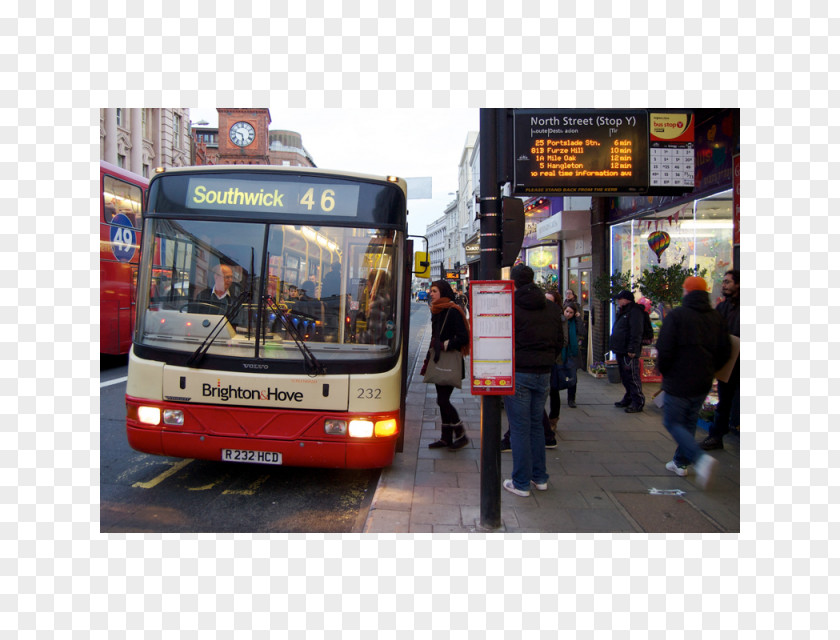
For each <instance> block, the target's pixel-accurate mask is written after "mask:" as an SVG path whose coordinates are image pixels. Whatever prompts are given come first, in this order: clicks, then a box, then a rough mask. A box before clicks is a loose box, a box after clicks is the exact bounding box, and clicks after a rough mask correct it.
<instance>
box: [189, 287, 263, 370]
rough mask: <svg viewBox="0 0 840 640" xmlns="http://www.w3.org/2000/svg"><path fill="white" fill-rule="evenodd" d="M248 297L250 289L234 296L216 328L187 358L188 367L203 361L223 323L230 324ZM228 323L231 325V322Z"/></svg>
mask: <svg viewBox="0 0 840 640" xmlns="http://www.w3.org/2000/svg"><path fill="white" fill-rule="evenodd" d="M250 297H251V289H250V288H248V289H247V290H245V291H243V292H242V293H240V294H239V295H238V296H236V299H235V300H234V301H233V304H231V305H230V306H229V307H228V310H227V311H226V312H225V315H223V316H222V317H221V318H219V321H218V322H217V323H216V326H215V327H213V329H212V330H211V331H210V333H208V334H207V337H206V338H204V342H202V343H201V344H200V345H198V349H196V350H195V352H194V353H193V354H192V355H191V356H190V357H189V360H187V366H188V367H192V366H195V365H197V364H199V363H200V362H201V361H202V360H203V359H204V356H205V355H207V351H208V350H209V349H210V345H212V344H213V341H214V340H215V339H216V338H217V337H219V334H220V333H221V332H222V328H223V327H224V325H225V322H230V321H231V319H232V318H233V317H234V316H236V314H237V313H239V310H240V309H241V308H242V305H243V304H244V303H245V301H246V300H247V299H248V298H250ZM230 323H231V324H233V323H232V322H230Z"/></svg>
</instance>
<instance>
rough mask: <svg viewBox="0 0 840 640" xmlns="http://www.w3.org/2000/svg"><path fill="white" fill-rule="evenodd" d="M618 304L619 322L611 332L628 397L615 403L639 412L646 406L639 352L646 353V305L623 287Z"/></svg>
mask: <svg viewBox="0 0 840 640" xmlns="http://www.w3.org/2000/svg"><path fill="white" fill-rule="evenodd" d="M615 304H616V306H617V309H616V316H615V323H614V324H613V330H612V335H610V351H612V352H613V353H615V357H616V359H617V360H618V372H619V374H620V375H621V384H623V385H624V397H623V398H622V399H621V400H619V401H618V402H616V403H615V406H616V407H624V411H626V412H627V413H638V412H639V411H641V410H642V409H643V408H644V406H645V395H644V393H642V372H641V368H640V366H639V356H641V355H642V332H643V331H644V326H645V325H644V322H645V319H644V315H643V314H644V313H645V311H644V309H642V307H641V305H639V304H636V302H635V301H634V300H633V294H632V293H630V292H629V291H622V292H621V293H619V294H618V295H617V296H616V298H615Z"/></svg>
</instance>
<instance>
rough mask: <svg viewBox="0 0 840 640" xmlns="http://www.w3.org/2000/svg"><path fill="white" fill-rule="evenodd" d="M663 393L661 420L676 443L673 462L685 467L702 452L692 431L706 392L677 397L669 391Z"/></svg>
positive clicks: (694, 429)
mask: <svg viewBox="0 0 840 640" xmlns="http://www.w3.org/2000/svg"><path fill="white" fill-rule="evenodd" d="M663 393H664V394H665V406H664V407H663V409H662V410H663V414H664V418H663V422H664V423H665V428H666V429H667V430H668V433H670V434H671V437H672V438H673V439H674V440H675V441H676V443H677V450H676V451H675V452H674V464H676V465H677V466H678V467H687V466H688V465H690V464H694V463H695V462H696V461H697V458H699V457H700V456H701V455H702V454H703V450H702V449H701V448H700V446H699V445H698V444H697V442H696V441H695V440H694V433H695V432H696V431H697V418H698V416H699V415H700V409H701V408H702V407H703V401H704V400H705V399H706V394H705V393H704V394H703V395H702V396H694V397H693V398H678V397H677V396H672V395H671V394H670V393H667V392H663Z"/></svg>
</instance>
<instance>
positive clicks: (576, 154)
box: [513, 109, 650, 195]
mask: <svg viewBox="0 0 840 640" xmlns="http://www.w3.org/2000/svg"><path fill="white" fill-rule="evenodd" d="M648 144H649V137H648V114H647V112H646V111H645V110H641V109H638V110H621V109H615V110H613V109H606V110H604V109H602V110H586V109H549V110H544V109H542V110H541V109H521V110H520V109H517V110H515V111H514V124H513V149H514V193H515V194H517V195H525V194H530V193H568V194H575V193H579V194H591V195H595V194H621V193H628V194H632V193H644V192H646V191H647V190H648V186H649V177H650V176H649V168H648V157H649V147H648Z"/></svg>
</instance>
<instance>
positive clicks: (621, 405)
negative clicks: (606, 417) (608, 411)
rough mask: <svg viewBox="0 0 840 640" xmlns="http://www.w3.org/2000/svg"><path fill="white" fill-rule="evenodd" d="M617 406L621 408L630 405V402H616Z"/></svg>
mask: <svg viewBox="0 0 840 640" xmlns="http://www.w3.org/2000/svg"><path fill="white" fill-rule="evenodd" d="M615 406H616V407H618V408H619V409H623V408H624V407H629V406H630V403H629V402H624V401H623V400H622V401H621V402H616V403H615Z"/></svg>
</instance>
